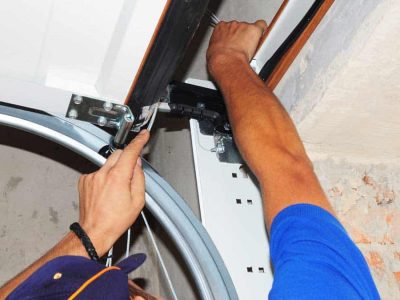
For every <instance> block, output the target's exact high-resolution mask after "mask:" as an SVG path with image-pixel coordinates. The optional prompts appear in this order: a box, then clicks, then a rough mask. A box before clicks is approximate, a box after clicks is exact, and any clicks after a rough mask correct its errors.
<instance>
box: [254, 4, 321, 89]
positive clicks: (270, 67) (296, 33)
mask: <svg viewBox="0 0 400 300" xmlns="http://www.w3.org/2000/svg"><path fill="white" fill-rule="evenodd" d="M324 2H325V0H316V1H315V2H314V4H313V5H312V6H311V8H310V9H309V10H308V12H307V13H306V15H305V16H304V18H303V19H302V20H301V21H300V23H299V24H298V25H297V26H296V28H295V29H294V30H293V31H292V33H291V34H290V35H289V36H288V37H287V38H286V40H285V41H284V42H283V44H282V45H281V46H280V47H279V48H278V50H276V52H275V53H274V55H272V57H271V58H270V59H269V60H268V61H267V62H266V63H265V65H264V66H263V68H262V69H261V71H260V74H259V76H260V78H261V79H262V80H263V81H267V80H268V78H269V77H270V76H271V74H272V73H273V72H274V70H275V68H276V67H277V66H278V64H279V62H280V61H281V60H282V58H283V56H284V55H285V54H286V53H287V51H289V49H290V48H291V47H292V46H293V44H294V43H295V42H296V41H297V40H298V39H299V37H300V36H301V34H302V33H303V32H304V30H305V29H306V28H307V26H308V24H310V22H311V21H312V19H313V18H314V17H315V15H316V14H317V12H318V10H319V9H320V7H321V6H322V4H324Z"/></svg>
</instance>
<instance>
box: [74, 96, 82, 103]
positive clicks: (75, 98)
mask: <svg viewBox="0 0 400 300" xmlns="http://www.w3.org/2000/svg"><path fill="white" fill-rule="evenodd" d="M82 101H83V98H82V96H79V95H75V96H74V103H75V104H77V105H79V104H81V103H82Z"/></svg>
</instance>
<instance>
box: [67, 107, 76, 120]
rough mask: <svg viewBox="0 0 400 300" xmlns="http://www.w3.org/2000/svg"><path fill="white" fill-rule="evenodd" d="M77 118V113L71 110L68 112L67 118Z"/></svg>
mask: <svg viewBox="0 0 400 300" xmlns="http://www.w3.org/2000/svg"><path fill="white" fill-rule="evenodd" d="M77 117H78V112H77V110H76V109H71V110H70V111H69V112H68V118H71V119H76V118H77Z"/></svg>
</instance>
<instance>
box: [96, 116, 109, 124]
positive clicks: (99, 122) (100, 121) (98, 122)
mask: <svg viewBox="0 0 400 300" xmlns="http://www.w3.org/2000/svg"><path fill="white" fill-rule="evenodd" d="M97 124H99V125H100V126H104V125H106V124H107V119H106V118H105V117H99V118H98V119H97Z"/></svg>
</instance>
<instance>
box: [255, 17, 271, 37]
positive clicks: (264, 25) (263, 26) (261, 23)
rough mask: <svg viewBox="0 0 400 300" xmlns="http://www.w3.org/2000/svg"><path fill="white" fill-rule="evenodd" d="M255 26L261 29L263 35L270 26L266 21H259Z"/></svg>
mask: <svg viewBox="0 0 400 300" xmlns="http://www.w3.org/2000/svg"><path fill="white" fill-rule="evenodd" d="M254 25H256V26H257V27H258V28H260V30H261V34H264V32H265V31H266V30H267V28H268V24H267V22H265V21H264V20H258V21H256V22H255V23H254Z"/></svg>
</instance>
